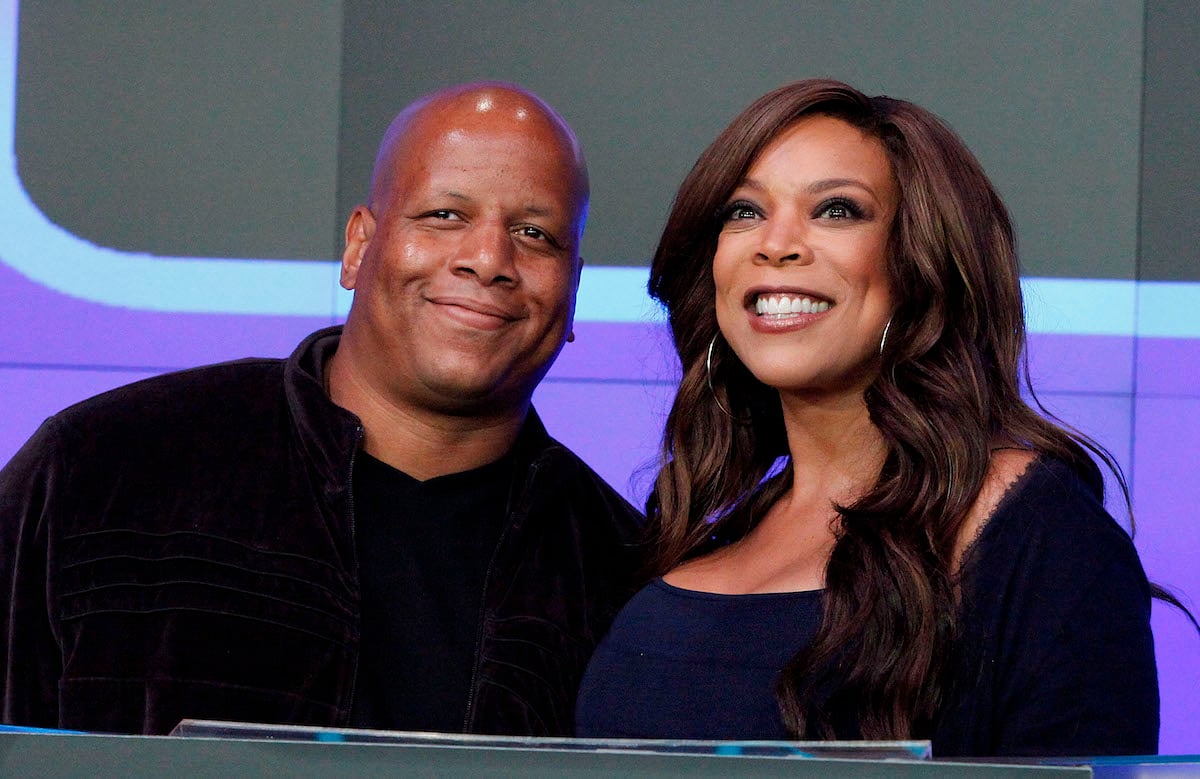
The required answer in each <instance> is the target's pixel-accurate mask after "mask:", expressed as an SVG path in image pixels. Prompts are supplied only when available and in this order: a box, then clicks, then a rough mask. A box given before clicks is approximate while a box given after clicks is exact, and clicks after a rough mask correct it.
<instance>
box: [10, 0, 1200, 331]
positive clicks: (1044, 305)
mask: <svg viewBox="0 0 1200 779" xmlns="http://www.w3.org/2000/svg"><path fill="white" fill-rule="evenodd" d="M17 5H18V3H17V0H0V149H4V150H7V152H8V154H7V157H6V159H4V160H3V162H2V164H0V262H3V263H5V264H7V265H9V266H10V267H12V268H14V269H15V270H16V271H18V272H19V273H21V274H22V275H24V276H27V277H28V278H30V279H32V280H34V281H36V282H38V283H39V284H42V285H43V286H45V287H48V288H49V289H52V290H55V291H57V292H61V293H64V294H67V295H71V296H73V297H77V298H83V299H85V300H91V301H95V302H97V303H103V304H106V305H112V306H121V307H124V308H132V309H141V310H146V311H178V312H204V313H215V314H277V315H296V316H317V317H332V318H340V317H343V316H345V313H346V311H348V310H349V307H350V299H351V296H350V294H349V293H347V292H345V291H344V290H342V289H341V287H340V286H339V285H338V283H337V282H338V264H337V263H335V262H312V261H303V262H301V261H296V260H288V259H278V260H263V259H237V258H228V257H163V256H155V255H150V254H144V253H135V252H124V251H118V250H116V249H110V248H107V247H104V246H98V245H96V244H93V243H90V242H89V241H86V240H84V239H82V238H80V237H79V236H76V235H74V234H73V233H71V232H70V231H69V230H66V229H64V228H62V227H60V226H59V225H56V224H54V223H53V222H51V221H50V220H49V219H48V218H47V217H46V215H45V214H43V213H42V211H41V210H40V209H39V208H38V207H37V205H36V204H35V203H33V201H32V200H31V199H30V198H29V196H28V194H27V193H26V192H25V188H24V186H23V185H22V183H21V180H20V175H19V172H18V170H17V159H16V151H15V145H14V143H15V127H16V91H17V78H16V76H17V37H18V36H17V32H18V26H17V13H18V8H17ZM646 277H647V269H646V268H645V267H593V266H585V267H584V271H583V277H582V281H581V284H580V289H579V300H578V303H577V306H576V314H575V316H576V320H578V321H581V322H589V321H590V322H647V321H659V320H661V318H662V315H661V312H660V311H659V309H658V307H657V306H656V305H655V304H654V303H653V302H652V301H651V300H650V299H649V298H648V297H647V295H646ZM1023 285H1024V288H1025V293H1026V309H1027V316H1028V318H1029V331H1030V332H1034V333H1059V334H1075V335H1132V334H1134V333H1135V332H1136V333H1137V334H1139V335H1143V336H1160V337H1183V338H1196V337H1200V284H1195V283H1175V282H1143V283H1141V284H1138V283H1135V282H1132V281H1109V280H1091V279H1036V278H1030V279H1025V280H1024V282H1023ZM1135 323H1136V325H1137V326H1136V328H1135Z"/></svg>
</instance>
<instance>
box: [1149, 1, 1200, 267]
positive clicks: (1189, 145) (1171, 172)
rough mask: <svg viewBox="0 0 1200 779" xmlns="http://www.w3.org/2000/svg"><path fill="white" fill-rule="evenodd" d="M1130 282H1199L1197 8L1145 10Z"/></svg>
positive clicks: (1153, 6)
mask: <svg viewBox="0 0 1200 779" xmlns="http://www.w3.org/2000/svg"><path fill="white" fill-rule="evenodd" d="M1142 144H1143V145H1142V182H1141V183H1142V193H1141V194H1142V198H1141V265H1140V268H1139V272H1138V278H1140V279H1145V280H1150V281H1181V280H1185V281H1200V3H1198V2H1196V0H1151V2H1149V3H1147V4H1146V94H1145V104H1144V114H1143V136H1142Z"/></svg>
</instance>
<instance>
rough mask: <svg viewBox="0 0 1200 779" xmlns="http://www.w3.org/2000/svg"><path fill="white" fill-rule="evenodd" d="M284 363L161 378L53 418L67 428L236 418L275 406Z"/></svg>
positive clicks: (226, 366) (231, 365) (246, 363)
mask: <svg viewBox="0 0 1200 779" xmlns="http://www.w3.org/2000/svg"><path fill="white" fill-rule="evenodd" d="M283 366H284V361H283V360H281V359H275V358H246V359H241V360H233V361H230V362H224V363H217V364H214V365H205V366H201V367H197V368H188V369H185V370H179V371H172V372H170V373H163V374H160V375H158V376H151V377H149V378H146V379H141V380H139V381H135V382H132V383H130V384H125V385H122V386H120V387H116V388H114V389H111V390H108V391H107V392H102V393H100V394H98V395H94V396H92V397H90V398H87V399H86V400H82V401H80V402H78V403H75V404H74V405H72V406H68V407H67V408H65V409H63V410H62V411H60V412H59V413H58V414H56V415H55V417H56V419H57V421H58V423H59V424H60V425H61V426H64V427H67V428H76V427H89V426H91V425H95V424H106V423H107V424H121V425H128V424H133V425H136V426H140V425H141V424H145V423H147V422H151V423H160V422H162V421H163V418H164V417H166V418H172V417H178V418H182V419H191V418H194V417H195V416H196V415H197V414H201V413H203V412H204V411H205V410H206V409H212V410H214V411H216V410H220V412H221V413H225V414H229V413H236V411H237V410H238V409H239V408H249V409H254V408H255V407H257V406H260V405H262V404H263V403H265V402H269V401H275V400H277V398H278V397H279V393H280V392H281V391H282V385H283Z"/></svg>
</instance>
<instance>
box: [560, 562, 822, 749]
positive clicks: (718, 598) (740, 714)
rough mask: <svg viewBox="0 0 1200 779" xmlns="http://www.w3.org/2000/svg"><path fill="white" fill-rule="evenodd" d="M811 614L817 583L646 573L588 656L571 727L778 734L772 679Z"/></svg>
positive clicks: (636, 732)
mask: <svg viewBox="0 0 1200 779" xmlns="http://www.w3.org/2000/svg"><path fill="white" fill-rule="evenodd" d="M820 619H821V593H820V591H819V590H811V591H808V592H782V593H763V594H755V595H717V594H713V593H707V592H695V591H692V590H682V589H680V588H678V587H673V586H671V585H670V584H667V583H666V582H664V581H663V580H662V579H655V580H654V581H653V582H651V583H650V584H649V586H647V587H646V588H645V589H643V590H642V591H641V592H639V593H638V594H637V595H635V596H634V597H633V599H632V600H630V601H629V604H628V605H627V606H626V607H625V608H624V610H623V611H621V614H620V615H619V616H618V617H617V619H616V621H615V622H614V623H613V626H612V628H611V630H610V632H609V635H608V637H607V638H606V639H605V640H604V641H603V642H602V643H601V645H600V648H599V649H598V650H597V651H596V654H595V655H594V656H593V659H592V664H591V666H590V667H589V668H588V671H587V674H586V675H585V676H584V679H583V686H582V687H581V688H580V691H579V706H578V709H577V711H578V712H579V713H580V719H579V720H578V722H577V723H576V735H577V736H581V737H587V736H605V737H610V738H640V737H646V735H647V734H651V733H653V734H658V733H664V732H665V734H666V735H667V736H668V737H670V738H700V739H739V738H744V737H745V736H746V734H747V733H753V734H754V735H755V736H756V737H759V738H770V739H784V738H788V734H787V731H786V730H785V729H784V727H783V722H782V720H780V718H779V707H778V706H777V705H776V703H775V694H774V689H775V680H776V678H777V677H778V676H779V672H780V670H782V669H783V666H784V665H786V664H787V661H788V660H790V659H791V658H792V655H794V654H795V653H796V647H799V646H803V645H805V644H807V643H808V642H809V641H810V640H811V639H812V637H813V634H814V633H815V632H816V630H817V625H818V624H819V623H820ZM667 701H669V702H670V703H669V705H667V704H666V703H665V702H667ZM667 709H670V710H667Z"/></svg>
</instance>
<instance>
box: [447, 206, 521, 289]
mask: <svg viewBox="0 0 1200 779" xmlns="http://www.w3.org/2000/svg"><path fill="white" fill-rule="evenodd" d="M461 249H462V250H461V252H460V253H459V258H458V260H457V261H456V262H455V266H454V272H455V273H462V274H469V275H473V276H475V277H477V278H478V279H479V281H480V282H481V283H482V284H484V285H491V284H509V285H516V283H517V282H518V281H519V278H520V277H519V275H518V273H517V266H516V262H515V260H516V246H515V242H514V241H513V237H512V235H511V234H510V232H509V230H508V227H507V226H506V225H503V224H500V223H498V222H493V221H490V220H488V221H481V222H479V223H476V224H475V225H472V227H471V229H470V230H469V231H468V235H467V239H466V241H465V242H464V244H463V246H462V247H461Z"/></svg>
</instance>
